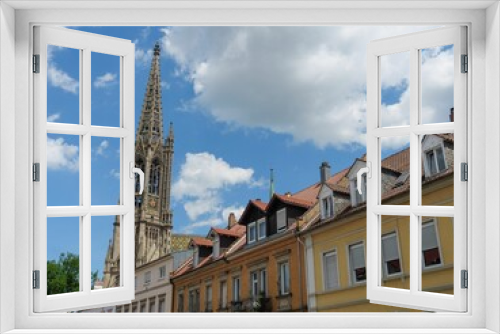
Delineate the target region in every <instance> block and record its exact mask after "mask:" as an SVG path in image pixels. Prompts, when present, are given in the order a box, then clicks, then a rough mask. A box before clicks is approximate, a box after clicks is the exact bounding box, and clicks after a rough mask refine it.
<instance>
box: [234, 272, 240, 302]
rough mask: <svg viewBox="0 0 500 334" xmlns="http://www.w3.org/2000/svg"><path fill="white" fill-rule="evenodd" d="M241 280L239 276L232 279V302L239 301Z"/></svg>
mask: <svg viewBox="0 0 500 334" xmlns="http://www.w3.org/2000/svg"><path fill="white" fill-rule="evenodd" d="M240 289H241V279H240V276H234V277H233V300H232V301H233V302H239V301H241V300H240V299H241V291H240Z"/></svg>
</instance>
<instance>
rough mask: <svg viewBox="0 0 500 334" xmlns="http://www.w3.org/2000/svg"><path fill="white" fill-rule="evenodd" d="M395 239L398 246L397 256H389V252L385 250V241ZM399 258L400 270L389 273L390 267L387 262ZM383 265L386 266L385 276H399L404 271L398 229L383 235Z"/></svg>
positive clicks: (396, 246)
mask: <svg viewBox="0 0 500 334" xmlns="http://www.w3.org/2000/svg"><path fill="white" fill-rule="evenodd" d="M390 239H394V243H395V248H396V257H393V256H391V257H389V255H388V254H387V253H388V252H387V251H385V250H386V247H384V241H387V240H390ZM394 260H398V262H399V271H398V272H394V273H389V269H388V267H387V263H388V262H389V261H394ZM382 265H383V267H384V277H393V276H399V275H401V274H402V273H403V263H402V261H401V249H400V246H399V238H398V233H397V232H396V231H393V232H389V233H386V234H384V235H382Z"/></svg>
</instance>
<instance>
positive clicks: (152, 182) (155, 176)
mask: <svg viewBox="0 0 500 334" xmlns="http://www.w3.org/2000/svg"><path fill="white" fill-rule="evenodd" d="M148 190H149V193H150V194H153V195H158V194H159V193H160V163H159V161H158V160H157V159H155V160H154V161H153V163H152V164H151V167H150V169H149V185H148Z"/></svg>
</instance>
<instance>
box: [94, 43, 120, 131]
mask: <svg viewBox="0 0 500 334" xmlns="http://www.w3.org/2000/svg"><path fill="white" fill-rule="evenodd" d="M91 59H92V90H91V96H92V115H91V119H92V121H91V123H92V125H101V126H114V127H119V126H120V57H118V56H113V55H108V54H103V53H98V52H92V56H91Z"/></svg>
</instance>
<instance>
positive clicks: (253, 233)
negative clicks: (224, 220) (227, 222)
mask: <svg viewBox="0 0 500 334" xmlns="http://www.w3.org/2000/svg"><path fill="white" fill-rule="evenodd" d="M256 239H257V228H256V226H255V222H254V223H250V224H248V243H249V244H251V243H253V242H255V240H256Z"/></svg>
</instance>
